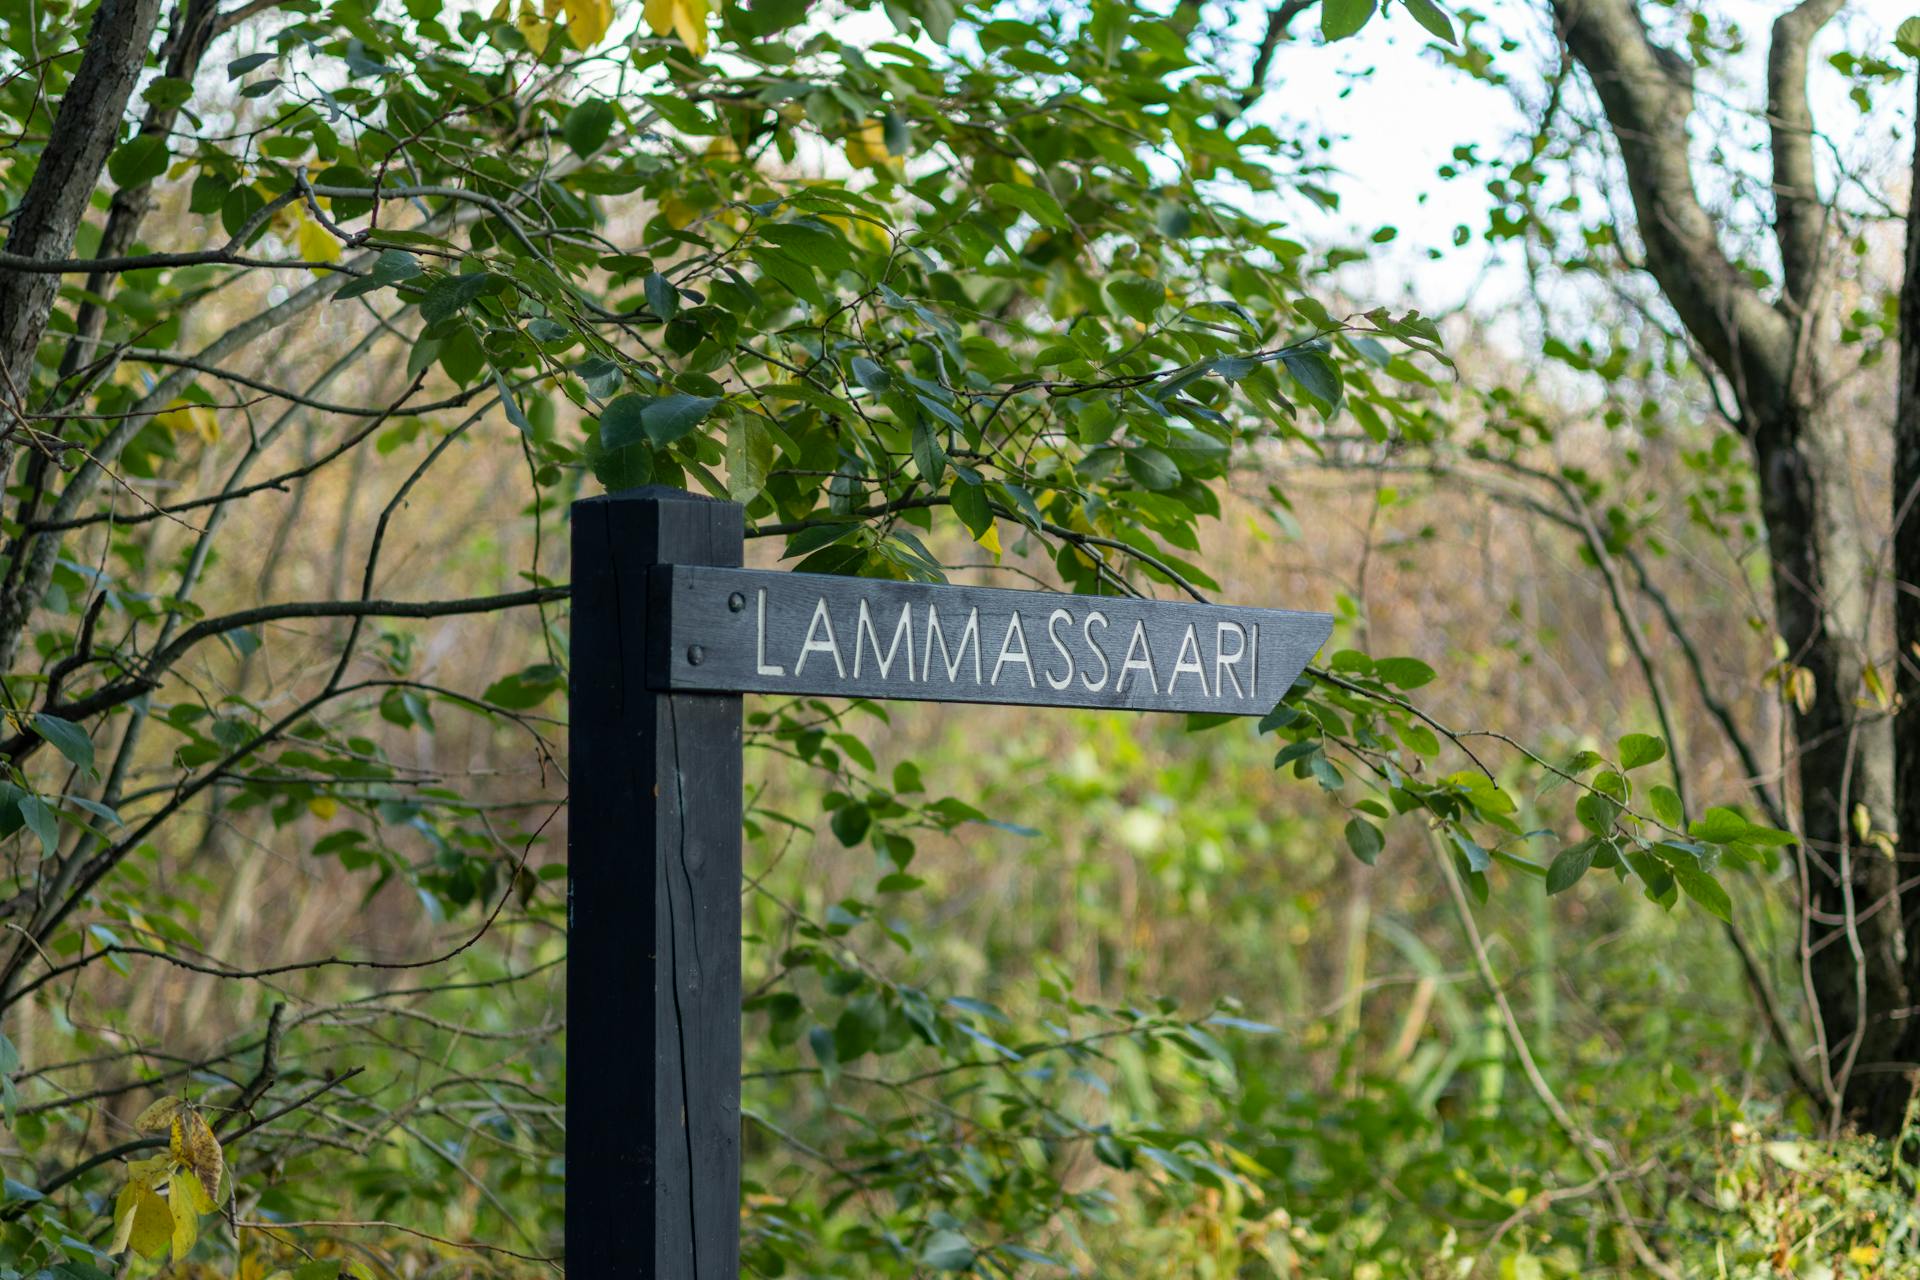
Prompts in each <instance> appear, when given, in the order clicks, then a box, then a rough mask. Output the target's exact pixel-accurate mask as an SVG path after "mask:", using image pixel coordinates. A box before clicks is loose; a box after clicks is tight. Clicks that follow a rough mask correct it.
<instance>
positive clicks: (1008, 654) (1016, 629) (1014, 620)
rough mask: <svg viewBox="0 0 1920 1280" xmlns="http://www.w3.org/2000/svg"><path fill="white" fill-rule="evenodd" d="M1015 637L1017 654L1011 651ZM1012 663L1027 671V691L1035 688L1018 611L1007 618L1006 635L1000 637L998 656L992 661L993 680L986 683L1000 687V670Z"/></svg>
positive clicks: (1025, 634) (1024, 632)
mask: <svg viewBox="0 0 1920 1280" xmlns="http://www.w3.org/2000/svg"><path fill="white" fill-rule="evenodd" d="M1015 636H1018V637H1020V650H1019V652H1017V653H1016V652H1014V649H1013V639H1014V637H1015ZM1014 662H1017V663H1019V664H1020V665H1021V666H1023V667H1025V668H1026V669H1027V687H1028V688H1029V689H1032V688H1035V687H1036V686H1035V684H1034V679H1033V663H1032V662H1030V661H1028V659H1027V633H1026V631H1025V630H1024V629H1023V628H1022V627H1021V626H1020V611H1019V610H1018V609H1015V610H1014V611H1013V612H1012V613H1011V614H1009V615H1008V616H1007V634H1005V635H1004V636H1001V637H1000V656H999V657H998V658H995V659H994V662H993V679H991V680H989V681H988V682H987V683H988V684H991V685H993V686H994V687H995V688H998V687H999V685H1000V668H1002V667H1004V666H1006V665H1007V664H1009V663H1014Z"/></svg>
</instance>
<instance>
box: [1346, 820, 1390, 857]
mask: <svg viewBox="0 0 1920 1280" xmlns="http://www.w3.org/2000/svg"><path fill="white" fill-rule="evenodd" d="M1386 843H1387V842H1386V839H1385V837H1383V836H1382V835H1381V834H1380V828H1378V827H1376V826H1374V825H1373V824H1372V823H1371V822H1368V821H1367V820H1366V819H1365V818H1350V819H1348V821H1347V848H1349V849H1351V850H1353V856H1354V857H1356V858H1358V859H1360V861H1362V862H1364V863H1366V864H1367V865H1368V866H1372V865H1373V864H1374V862H1375V861H1377V860H1378V859H1379V857H1380V851H1381V850H1382V849H1384V848H1385V847H1386Z"/></svg>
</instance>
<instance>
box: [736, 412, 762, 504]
mask: <svg viewBox="0 0 1920 1280" xmlns="http://www.w3.org/2000/svg"><path fill="white" fill-rule="evenodd" d="M772 469H773V433H772V432H770V431H768V430H767V427H766V424H765V423H764V422H762V421H761V420H760V417H759V415H758V414H752V413H737V414H734V415H733V419H732V421H730V422H728V423H727V496H728V497H730V498H732V499H733V500H734V501H735V502H738V503H743V504H744V503H748V502H751V501H753V500H754V499H755V498H756V497H758V496H759V494H760V491H761V490H762V489H764V488H766V485H767V473H768V472H769V471H771V470H772Z"/></svg>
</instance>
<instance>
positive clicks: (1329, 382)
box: [1280, 350, 1343, 406]
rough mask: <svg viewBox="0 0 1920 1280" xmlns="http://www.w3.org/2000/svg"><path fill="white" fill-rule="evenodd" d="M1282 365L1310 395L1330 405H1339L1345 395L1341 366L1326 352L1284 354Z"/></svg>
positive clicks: (1281, 357)
mask: <svg viewBox="0 0 1920 1280" xmlns="http://www.w3.org/2000/svg"><path fill="white" fill-rule="evenodd" d="M1280 363H1281V364H1284V365H1285V366H1287V372H1288V373H1290V374H1292V375H1293V380H1294V381H1295V382H1297V383H1299V384H1300V389H1301V390H1303V391H1305V392H1306V393H1307V394H1308V395H1310V396H1312V397H1313V398H1314V399H1316V400H1323V401H1325V402H1326V403H1327V404H1329V405H1335V406H1337V405H1339V403H1340V400H1341V397H1342V394H1343V391H1342V383H1341V379H1340V366H1339V365H1337V364H1335V363H1334V362H1333V358H1332V357H1331V356H1329V355H1328V354H1327V353H1326V352H1324V351H1313V350H1304V351H1288V352H1284V353H1282V355H1281V356H1280Z"/></svg>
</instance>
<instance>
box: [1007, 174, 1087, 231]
mask: <svg viewBox="0 0 1920 1280" xmlns="http://www.w3.org/2000/svg"><path fill="white" fill-rule="evenodd" d="M987 194H988V195H989V196H991V197H993V198H994V199H995V200H997V201H999V202H1000V203H1001V204H1010V205H1012V206H1013V207H1014V208H1016V209H1018V210H1020V211H1021V212H1022V213H1025V214H1028V215H1030V216H1031V217H1032V218H1033V220H1034V221H1035V222H1037V223H1039V224H1040V225H1041V226H1043V227H1053V228H1055V229H1057V230H1060V231H1065V230H1068V229H1069V226H1070V225H1071V224H1069V223H1068V222H1067V213H1066V210H1064V209H1062V208H1061V207H1060V202H1059V201H1058V200H1055V199H1054V198H1053V197H1052V196H1050V195H1048V194H1047V193H1046V192H1044V191H1042V190H1041V189H1040V188H1038V187H1016V186H1015V185H1013V184H1012V183H1011V182H996V183H994V184H993V185H992V186H990V187H988V188H987Z"/></svg>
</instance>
